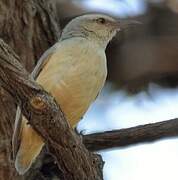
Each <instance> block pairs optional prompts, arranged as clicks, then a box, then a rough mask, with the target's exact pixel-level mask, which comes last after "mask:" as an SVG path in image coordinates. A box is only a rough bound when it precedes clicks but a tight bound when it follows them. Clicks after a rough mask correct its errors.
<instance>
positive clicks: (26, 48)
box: [0, 0, 60, 180]
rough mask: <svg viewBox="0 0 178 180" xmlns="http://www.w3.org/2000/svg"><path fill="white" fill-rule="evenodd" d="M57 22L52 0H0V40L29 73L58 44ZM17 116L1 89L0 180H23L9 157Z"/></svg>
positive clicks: (10, 98) (9, 98)
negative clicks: (8, 47) (44, 53)
mask: <svg viewBox="0 0 178 180" xmlns="http://www.w3.org/2000/svg"><path fill="white" fill-rule="evenodd" d="M57 18H58V15H57V11H56V7H55V4H54V3H53V1H50V0H46V1H43V0H38V1H36V0H29V1H25V0H0V37H1V38H3V40H4V41H5V42H7V43H8V44H9V45H10V46H11V47H12V48H13V50H15V52H16V53H17V54H18V55H19V56H20V57H21V58H20V60H21V63H22V64H23V65H24V66H25V67H26V68H27V70H28V71H31V70H32V69H33V67H34V65H35V63H36V61H37V60H38V59H39V57H40V55H41V54H42V53H43V52H44V51H45V50H46V49H47V48H48V47H49V46H51V45H52V44H53V43H54V42H55V41H56V40H57V38H58V36H59V34H60V28H59V23H58V22H59V21H58V19H57ZM15 112H16V105H15V104H14V101H13V100H12V97H10V96H9V94H8V93H7V92H6V91H5V90H3V89H2V88H0V113H1V116H0V162H1V163H0V177H1V180H3V179H6V180H11V179H13V180H14V179H16V178H17V179H22V178H20V177H18V176H17V174H16V172H15V171H14V168H13V167H14V166H13V164H12V162H11V160H10V157H9V155H10V152H11V142H10V141H11V137H12V130H13V124H14V119H15ZM4 144H6V146H4ZM37 174H38V173H37ZM28 177H30V175H28ZM33 177H35V175H33ZM38 177H39V176H38ZM34 179H35V178H34ZM36 179H37V178H36Z"/></svg>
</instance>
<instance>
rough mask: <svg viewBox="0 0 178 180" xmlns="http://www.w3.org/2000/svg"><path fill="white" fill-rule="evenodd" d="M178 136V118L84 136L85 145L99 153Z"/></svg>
mask: <svg viewBox="0 0 178 180" xmlns="http://www.w3.org/2000/svg"><path fill="white" fill-rule="evenodd" d="M176 136H178V118H177V119H172V120H168V121H162V122H157V123H152V124H146V125H140V126H136V127H131V128H127V129H120V130H113V131H106V132H101V133H94V134H88V135H85V136H83V143H84V144H85V146H86V147H87V148H88V149H89V150H91V151H99V150H105V149H109V148H116V147H125V146H129V145H135V144H137V143H148V142H152V141H155V140H159V139H163V138H170V137H176Z"/></svg>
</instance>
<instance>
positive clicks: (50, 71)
mask: <svg viewBox="0 0 178 180" xmlns="http://www.w3.org/2000/svg"><path fill="white" fill-rule="evenodd" d="M120 27H121V24H120V23H119V22H118V21H116V20H115V19H113V18H112V17H109V16H107V15H102V14H88V15H82V16H79V17H76V18H74V19H73V20H72V21H70V22H69V23H68V24H67V26H66V27H65V28H64V30H63V32H62V35H61V37H60V39H59V41H58V42H57V43H56V44H55V45H54V46H53V47H51V48H50V49H49V50H47V51H46V52H45V53H44V55H42V57H41V59H40V60H39V63H38V64H37V66H36V68H35V71H39V69H40V70H41V71H40V72H39V73H38V77H37V79H36V81H37V82H38V83H39V84H40V85H41V86H43V88H44V89H45V90H46V91H48V92H50V93H51V94H52V95H53V97H55V99H56V101H57V102H58V104H59V105H60V107H61V109H62V110H63V112H64V114H65V116H66V118H67V120H68V122H69V123H70V125H71V126H72V127H75V126H76V124H77V123H78V122H79V121H80V119H81V118H82V117H83V115H84V114H85V112H86V111H87V109H88V108H89V106H90V105H91V103H92V102H93V101H94V100H95V99H96V97H97V95H98V93H99V92H100V91H101V89H102V87H103V85H104V83H105V80H106V76H107V65H106V55H105V49H106V46H107V45H108V43H109V41H110V40H111V39H112V38H113V37H114V36H115V35H116V32H117V31H119V30H120ZM27 122H28V121H27V120H26V119H25V117H24V116H22V122H21V128H20V132H17V131H19V128H17V127H15V132H14V134H15V137H14V138H13V143H14V144H15V143H16V142H17V140H16V138H20V142H19V143H20V144H19V145H16V144H15V146H16V147H18V150H17V153H16V158H15V167H16V169H17V171H18V172H19V174H24V173H25V172H27V170H28V169H29V168H30V167H31V165H32V163H33V162H34V161H35V159H36V157H37V156H38V155H39V153H40V151H41V149H42V147H43V146H44V141H43V139H42V137H40V136H39V135H38V134H37V133H36V131H35V130H33V129H32V127H31V126H30V125H29V124H28V123H27ZM18 123H19V122H16V123H15V124H16V126H17V124H18ZM17 134H18V137H17ZM59 138H60V137H59Z"/></svg>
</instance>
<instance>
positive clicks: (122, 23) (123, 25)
mask: <svg viewBox="0 0 178 180" xmlns="http://www.w3.org/2000/svg"><path fill="white" fill-rule="evenodd" d="M141 24H142V23H141V22H139V21H136V20H125V19H121V20H119V21H117V22H116V24H115V27H116V28H117V30H118V31H120V30H124V29H127V28H129V27H130V26H135V25H141Z"/></svg>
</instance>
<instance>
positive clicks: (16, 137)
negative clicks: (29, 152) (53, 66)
mask: <svg viewBox="0 0 178 180" xmlns="http://www.w3.org/2000/svg"><path fill="white" fill-rule="evenodd" d="M56 46H57V43H56V44H55V45H53V46H52V47H51V48H49V49H48V50H47V51H46V52H45V53H44V54H43V55H42V56H41V58H40V59H39V61H38V63H37V65H36V67H35V68H34V70H33V72H32V74H31V76H32V78H33V79H36V78H37V77H38V75H39V74H40V72H41V70H42V69H43V67H44V66H45V64H47V62H48V60H49V59H50V57H51V55H52V54H53V53H54V51H55V50H56ZM21 123H22V114H21V109H20V107H19V106H18V107H17V111H16V118H15V124H14V131H13V136H12V153H13V159H15V157H16V154H17V151H18V148H19V144H20V135H21Z"/></svg>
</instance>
